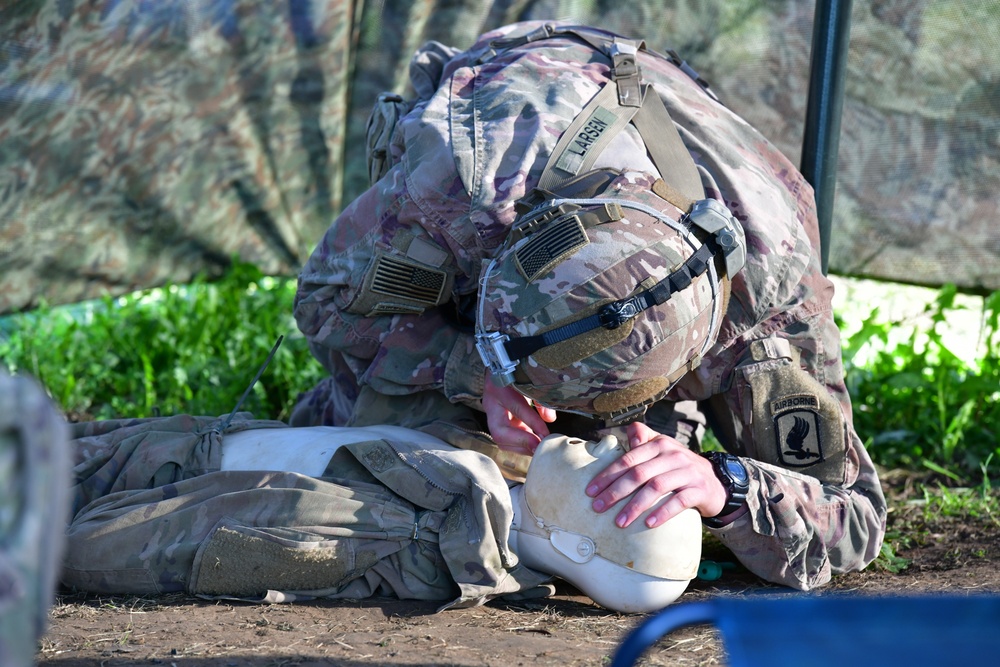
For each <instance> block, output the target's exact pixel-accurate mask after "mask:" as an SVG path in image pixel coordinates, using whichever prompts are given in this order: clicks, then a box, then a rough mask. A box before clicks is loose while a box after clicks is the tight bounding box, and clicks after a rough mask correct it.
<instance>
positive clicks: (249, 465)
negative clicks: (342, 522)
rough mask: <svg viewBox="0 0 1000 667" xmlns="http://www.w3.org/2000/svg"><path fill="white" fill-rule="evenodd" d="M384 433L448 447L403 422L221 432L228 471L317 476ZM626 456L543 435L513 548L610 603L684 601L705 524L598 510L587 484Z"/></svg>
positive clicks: (610, 445) (648, 605) (608, 441)
mask: <svg viewBox="0 0 1000 667" xmlns="http://www.w3.org/2000/svg"><path fill="white" fill-rule="evenodd" d="M383 439H384V440H401V441H408V442H416V443H422V444H426V445H428V446H429V447H433V448H441V447H449V445H448V444H447V443H445V442H444V441H442V440H439V439H437V438H435V437H434V436H431V435H428V434H426V433H423V432H421V431H415V430H412V429H407V428H403V427H399V426H388V425H379V426H365V427H337V426H313V427H300V428H287V429H282V428H278V429H257V430H248V431H240V432H237V433H230V434H227V435H226V436H225V437H224V438H223V441H222V470H273V471H283V472H297V473H300V474H303V475H309V476H311V477H319V476H321V475H322V474H323V472H324V471H325V470H326V467H327V465H328V464H329V462H330V459H331V458H332V457H333V454H334V453H335V452H336V451H337V449H338V448H339V447H340V446H342V445H347V444H351V443H355V442H364V441H369V440H383ZM623 453H624V449H623V448H622V447H621V446H620V445H619V444H618V441H617V440H616V439H615V438H614V437H613V436H607V437H605V438H603V439H602V440H600V441H585V440H580V439H578V438H569V437H566V436H562V435H553V436H549V437H547V438H545V439H544V440H543V441H542V442H541V444H540V445H539V446H538V449H537V450H536V452H535V455H534V457H533V458H532V462H531V465H530V466H529V468H528V474H527V478H526V481H525V483H524V484H523V485H522V484H515V485H513V486H512V487H511V489H510V492H511V504H512V505H513V508H514V522H513V524H512V526H511V532H510V547H511V549H512V550H513V551H514V553H516V554H517V555H518V557H519V558H520V559H521V560H522V561H523V562H524V564H525V565H527V566H528V567H531V568H534V569H536V570H538V571H540V572H545V573H547V574H551V575H553V576H556V577H560V578H562V579H565V580H567V581H569V582H570V583H572V584H573V585H575V586H576V587H577V588H579V589H580V590H581V591H582V592H583V593H584V594H586V595H587V596H588V597H590V598H591V599H593V600H594V601H595V602H597V603H598V604H600V605H602V606H604V607H607V608H609V609H613V610H616V611H624V612H647V611H653V610H656V609H660V608H662V607H664V606H666V605H668V604H670V603H672V602H673V601H674V600H676V599H677V598H678V596H680V594H681V593H683V592H684V590H685V589H686V588H687V585H688V582H689V581H690V580H691V579H694V577H695V575H696V574H697V571H698V561H699V559H700V557H701V521H700V518H699V516H698V514H697V512H695V511H694V510H685V511H684V512H682V513H681V514H680V515H678V516H676V517H674V518H673V519H671V520H670V521H668V522H666V523H665V524H662V525H660V526H657V527H656V528H654V529H649V528H646V526H645V523H644V519H645V516H646V515H645V514H644V515H642V516H641V517H640V518H639V519H638V520H637V521H635V522H633V523H632V524H631V525H630V526H629V527H627V528H619V527H618V526H616V525H615V523H614V517H615V516H616V513H615V512H606V513H604V514H598V513H596V512H594V511H593V510H592V509H591V507H590V503H591V499H590V498H589V497H587V495H586V494H585V493H584V489H585V488H586V486H587V484H588V483H589V482H590V480H591V479H593V478H594V476H595V475H596V474H597V473H598V472H600V471H601V470H602V469H603V468H604V467H605V466H607V465H608V464H609V463H611V462H612V461H614V460H615V459H616V458H618V457H619V456H621V455H622V454H623ZM622 502H625V501H622ZM650 511H651V510H650Z"/></svg>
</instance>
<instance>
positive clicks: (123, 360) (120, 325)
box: [0, 262, 325, 419]
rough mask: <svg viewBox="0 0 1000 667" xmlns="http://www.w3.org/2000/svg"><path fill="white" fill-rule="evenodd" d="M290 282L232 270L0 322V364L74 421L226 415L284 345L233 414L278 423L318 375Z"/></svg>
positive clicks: (250, 269) (244, 268)
mask: <svg viewBox="0 0 1000 667" xmlns="http://www.w3.org/2000/svg"><path fill="white" fill-rule="evenodd" d="M294 294H295V281H294V280H293V279H282V278H273V277H268V276H264V275H263V274H262V273H261V272H260V271H259V270H258V269H257V268H256V267H254V266H252V265H249V264H243V263H238V262H237V263H235V264H234V265H233V267H232V268H231V269H230V270H229V271H228V272H227V274H226V275H225V276H224V277H223V278H222V279H221V280H220V281H218V282H207V281H205V280H204V279H198V280H196V281H195V282H193V283H192V284H189V285H185V286H180V285H168V286H166V287H162V288H157V289H153V290H147V291H144V292H139V293H135V294H131V295H128V296H124V297H119V298H110V297H109V298H105V299H102V300H99V301H97V302H90V303H85V304H78V305H76V306H70V307H59V308H48V307H42V308H40V309H38V310H36V311H34V312H30V313H25V314H21V315H16V316H13V317H11V318H8V320H7V322H6V323H5V325H4V327H3V330H0V359H3V361H4V362H5V364H6V366H7V368H8V369H9V370H10V371H12V372H22V373H27V374H30V375H33V376H35V377H36V378H37V379H38V380H39V381H40V382H41V383H42V384H43V385H44V386H45V387H46V388H47V389H48V390H49V392H50V393H51V395H52V396H53V398H54V399H55V400H56V401H57V402H58V403H59V404H60V405H61V406H62V407H63V409H64V410H65V411H66V412H67V413H69V414H70V415H71V416H73V417H75V418H78V419H108V418H116V417H123V416H127V417H150V416H155V415H157V414H176V413H182V412H183V413H189V414H209V415H220V414H225V413H228V412H229V411H230V410H232V409H233V407H234V406H235V405H236V402H237V401H238V400H239V398H240V396H242V394H243V392H244V391H245V390H246V387H247V386H248V384H249V383H250V381H251V380H252V378H253V377H254V375H255V374H256V372H257V370H258V369H259V368H260V366H261V364H262V363H263V362H264V360H265V359H266V357H267V354H268V352H269V350H270V349H271V347H272V345H273V344H274V343H275V341H276V340H277V338H278V336H284V342H283V343H282V345H281V347H280V348H279V350H278V351H277V353H276V354H275V356H274V359H273V360H272V362H271V364H270V365H269V367H268V369H267V371H266V372H265V373H264V374H263V375H262V377H261V379H260V380H259V381H258V383H257V384H256V385H255V386H254V389H253V391H252V392H251V393H250V395H249V396H248V397H247V399H246V401H245V403H244V404H243V406H242V408H241V409H244V410H249V411H250V412H253V413H254V415H255V416H257V417H261V418H274V419H285V418H287V417H288V414H289V411H290V409H291V407H292V405H293V404H294V401H295V398H296V396H297V394H298V393H299V392H300V391H303V390H306V389H308V388H310V387H311V386H313V385H314V384H315V383H316V382H317V381H318V380H319V378H320V377H322V376H323V375H324V374H325V372H324V371H323V369H322V368H321V367H320V366H319V364H318V363H317V362H316V361H315V360H314V359H313V357H312V355H311V354H310V353H309V350H308V347H307V344H306V341H305V339H304V338H303V337H302V336H301V334H299V333H298V331H297V329H296V327H295V323H294V320H293V318H292V300H293V298H294Z"/></svg>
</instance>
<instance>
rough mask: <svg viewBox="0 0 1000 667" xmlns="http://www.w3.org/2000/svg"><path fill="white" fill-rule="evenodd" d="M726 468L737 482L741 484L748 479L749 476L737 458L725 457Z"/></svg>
mask: <svg viewBox="0 0 1000 667" xmlns="http://www.w3.org/2000/svg"><path fill="white" fill-rule="evenodd" d="M726 470H728V471H729V474H730V475H731V476H732V478H733V480H735V481H736V483H737V484H740V485H742V484H746V483H747V482H749V481H750V479H749V477H748V476H747V470H746V468H744V467H743V464H742V463H740V462H739V460H738V459H735V458H727V459H726Z"/></svg>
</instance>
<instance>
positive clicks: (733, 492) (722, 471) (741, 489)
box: [702, 452, 750, 527]
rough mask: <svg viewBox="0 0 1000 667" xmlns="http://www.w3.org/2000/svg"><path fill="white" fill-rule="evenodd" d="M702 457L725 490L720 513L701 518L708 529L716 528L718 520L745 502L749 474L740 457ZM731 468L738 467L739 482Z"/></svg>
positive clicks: (721, 454) (715, 454)
mask: <svg viewBox="0 0 1000 667" xmlns="http://www.w3.org/2000/svg"><path fill="white" fill-rule="evenodd" d="M702 456H704V457H705V458H707V459H708V460H709V461H711V463H712V470H713V471H714V472H715V476H716V477H717V478H718V479H719V481H720V482H721V483H722V486H723V488H724V489H725V490H726V504H725V505H724V506H723V508H722V511H721V512H719V513H718V514H716V515H715V516H713V517H703V519H702V521H703V522H704V523H706V524H707V525H709V526H710V527H713V526H714V527H718V525H721V524H718V520H719V519H720V518H722V517H725V516H728V515H729V514H732V513H733V512H735V511H737V510H739V509H740V508H741V507H743V504H744V503H745V502H746V499H747V493H748V492H749V491H750V472H749V471H748V470H747V468H746V466H745V465H743V461H742V460H740V457H738V456H734V455H733V454H729V453H728V452H706V453H704V454H702ZM731 466H738V467H739V470H741V471H742V473H743V474H742V479H741V480H740V479H737V477H736V475H734V473H733V471H732V469H731Z"/></svg>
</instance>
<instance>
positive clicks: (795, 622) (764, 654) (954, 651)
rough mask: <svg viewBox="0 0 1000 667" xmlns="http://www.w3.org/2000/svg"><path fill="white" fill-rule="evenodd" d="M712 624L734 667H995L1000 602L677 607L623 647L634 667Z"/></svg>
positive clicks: (754, 600)
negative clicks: (660, 645) (672, 637)
mask: <svg viewBox="0 0 1000 667" xmlns="http://www.w3.org/2000/svg"><path fill="white" fill-rule="evenodd" d="M701 624H711V625H714V626H716V628H717V629H718V630H719V634H720V635H721V637H722V643H723V647H724V649H725V652H726V656H727V659H728V664H729V665H730V667H750V666H751V665H766V666H767V667H802V666H803V665H808V666H810V667H845V666H847V665H849V666H850V667H867V666H871V667H884V666H886V665H905V666H906V667H939V666H941V665H995V664H998V656H1000V596H996V595H991V596H985V595H984V596H976V595H973V596H962V597H959V596H944V595H924V596H905V597H900V596H892V597H874V596H847V595H834V594H829V595H804V594H801V595H800V594H787V595H768V596H763V595H762V596H751V597H740V598H716V599H712V600H706V601H703V602H689V603H681V604H677V605H673V606H670V607H667V608H666V609H663V610H662V611H660V612H658V613H656V614H654V615H653V616H651V617H649V618H647V619H646V620H645V621H643V622H642V623H641V624H640V625H639V626H638V627H636V628H635V629H634V630H633V631H632V633H631V634H629V635H628V636H627V637H626V638H625V640H624V641H623V642H622V644H621V646H619V648H618V651H617V652H616V653H615V656H614V659H613V661H612V663H611V665H612V667H630V666H631V665H634V664H635V663H636V661H637V660H638V659H639V657H640V656H641V655H642V654H643V653H645V652H646V651H647V650H648V649H649V648H650V647H651V646H653V644H655V643H656V642H657V641H659V640H660V639H661V638H663V637H664V636H665V635H667V634H669V633H670V632H673V631H674V630H677V629H679V628H682V627H685V626H689V625H701Z"/></svg>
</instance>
